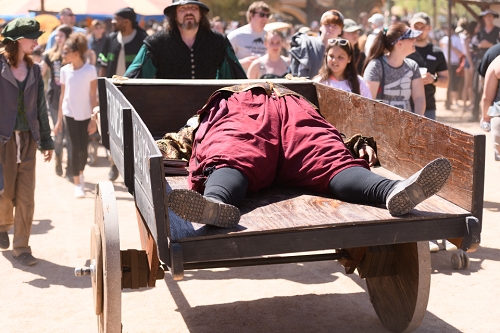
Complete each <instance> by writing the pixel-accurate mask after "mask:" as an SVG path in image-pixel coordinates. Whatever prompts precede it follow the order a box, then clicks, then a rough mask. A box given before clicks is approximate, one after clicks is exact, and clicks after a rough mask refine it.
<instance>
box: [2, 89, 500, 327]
mask: <svg viewBox="0 0 500 333" xmlns="http://www.w3.org/2000/svg"><path fill="white" fill-rule="evenodd" d="M438 97H439V102H438V107H439V109H438V112H437V115H438V121H442V122H444V123H446V124H449V125H452V126H455V127H458V128H460V129H463V130H466V131H468V132H472V133H481V130H480V129H479V126H478V124H477V123H469V122H467V121H466V119H467V118H468V116H469V115H468V114H465V115H462V112H461V111H457V110H451V111H446V110H444V108H443V105H444V102H443V100H444V98H443V97H444V90H442V89H440V90H439V91H438ZM37 163H38V165H37V188H36V208H35V221H34V223H33V232H32V237H31V247H32V249H33V254H34V255H35V256H36V257H37V258H39V263H38V265H36V266H33V267H25V266H22V265H21V264H19V263H18V262H16V261H15V260H14V259H13V258H12V252H11V250H3V251H1V252H0V254H1V255H0V272H2V273H1V274H0V295H1V296H2V297H1V298H2V301H0V304H1V310H0V323H1V324H0V327H1V328H0V332H3V333H14V332H74V333H79V332H85V333H86V332H96V331H97V325H96V317H95V315H94V314H93V313H94V312H93V311H94V310H93V309H94V306H93V299H92V289H91V283H90V278H89V277H75V276H74V268H75V267H77V266H85V265H88V262H87V260H88V258H89V256H90V249H89V248H90V228H91V225H92V224H93V221H94V192H95V190H94V188H95V184H96V183H97V182H101V181H107V174H108V171H109V164H108V162H107V160H106V158H105V151H104V149H103V148H101V149H100V150H99V159H98V163H97V166H95V167H87V168H86V169H85V181H86V197H85V198H84V199H75V198H73V185H72V184H70V183H69V182H68V181H67V180H65V179H64V178H62V177H57V176H56V175H55V173H54V163H50V164H47V163H43V161H42V158H41V155H39V156H38V161H37ZM499 176H500V162H495V161H494V158H493V149H492V142H491V139H490V137H489V136H488V137H487V147H486V184H485V196H484V220H483V231H482V235H481V236H482V241H481V247H480V248H479V250H478V251H476V252H475V253H470V260H471V264H470V267H469V268H468V269H466V270H458V271H457V270H453V269H452V267H451V263H450V258H451V254H452V253H451V252H446V251H439V252H438V253H433V254H432V255H431V259H432V280H431V292H430V298H429V304H428V308H427V313H426V315H425V318H424V320H423V323H422V325H421V326H420V328H419V329H418V330H417V331H416V332H499V331H500V302H499V299H500V279H499V278H498V274H499V273H500V243H499V242H498V239H500V224H499V223H498V220H499V217H500V214H499V210H500V193H499V190H498V182H499V179H500V178H499ZM495 179H496V180H495ZM114 185H115V191H116V196H117V205H118V212H119V213H118V215H119V222H120V238H121V239H120V241H121V248H122V249H139V248H140V243H139V233H138V229H137V221H136V216H135V207H134V201H133V198H132V197H131V196H130V194H129V193H128V192H127V191H126V188H125V187H124V184H123V180H122V179H121V178H119V179H118V180H117V181H116V182H115V183H114ZM10 237H11V239H12V232H10ZM122 323H123V331H124V332H130V333H136V332H151V333H152V332H387V330H386V329H385V328H384V327H383V326H382V324H381V323H380V321H379V320H378V318H377V315H376V313H375V311H374V310H373V308H372V306H371V303H370V300H369V297H368V293H367V292H366V285H365V282H364V281H363V280H362V279H360V278H359V276H357V275H345V274H344V273H343V268H342V267H341V266H340V265H339V264H338V263H337V262H316V263H304V264H286V265H274V266H262V267H247V268H231V269H212V270H208V269H207V270H197V271H188V272H187V274H186V275H185V279H184V280H183V281H181V282H174V281H173V280H172V278H171V277H170V276H169V275H167V276H166V277H165V279H164V280H160V281H157V287H156V288H150V289H141V290H139V291H128V290H125V291H123V292H122Z"/></svg>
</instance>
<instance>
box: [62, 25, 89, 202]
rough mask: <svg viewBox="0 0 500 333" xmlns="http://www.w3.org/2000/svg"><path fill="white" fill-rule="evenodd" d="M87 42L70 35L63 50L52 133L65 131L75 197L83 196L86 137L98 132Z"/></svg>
mask: <svg viewBox="0 0 500 333" xmlns="http://www.w3.org/2000/svg"><path fill="white" fill-rule="evenodd" d="M86 52H87V39H86V38H85V35H83V34H81V33H74V34H71V35H70V36H69V38H68V40H67V41H66V42H65V43H64V47H63V52H62V56H63V60H64V61H65V62H66V63H68V64H67V65H65V66H64V67H63V68H61V77H60V82H61V97H60V102H59V116H58V120H57V124H56V126H55V129H54V132H56V133H58V132H60V131H61V130H62V124H63V115H64V125H65V126H66V128H67V129H68V134H69V139H70V142H71V147H72V154H71V156H70V158H71V166H72V169H73V179H74V184H75V192H74V195H75V197H77V198H83V197H84V196H85V191H84V184H85V182H84V178H83V169H84V168H85V164H86V163H87V158H88V155H87V144H88V141H89V134H93V133H94V132H95V131H96V130H97V126H96V123H95V120H94V119H93V117H92V109H93V108H94V107H96V106H97V73H96V69H95V67H94V66H92V65H90V64H88V63H87V62H86V57H85V54H86Z"/></svg>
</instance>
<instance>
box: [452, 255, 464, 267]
mask: <svg viewBox="0 0 500 333" xmlns="http://www.w3.org/2000/svg"><path fill="white" fill-rule="evenodd" d="M451 266H452V267H453V269H460V268H462V259H461V258H460V257H459V256H458V255H457V254H456V253H453V254H452V255H451Z"/></svg>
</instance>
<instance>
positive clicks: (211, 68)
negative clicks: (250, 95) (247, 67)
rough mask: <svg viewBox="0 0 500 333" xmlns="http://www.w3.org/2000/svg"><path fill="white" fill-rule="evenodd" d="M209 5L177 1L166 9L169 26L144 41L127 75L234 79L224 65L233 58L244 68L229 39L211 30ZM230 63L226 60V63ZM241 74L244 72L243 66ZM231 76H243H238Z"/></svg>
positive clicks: (233, 63)
mask: <svg viewBox="0 0 500 333" xmlns="http://www.w3.org/2000/svg"><path fill="white" fill-rule="evenodd" d="M208 11H209V8H208V7H207V6H206V5H205V4H203V3H201V2H200V1H197V0H177V1H173V3H172V4H171V5H169V6H168V7H166V8H165V10H164V11H163V12H164V14H165V16H166V17H167V21H168V27H167V29H166V30H165V31H159V32H157V33H155V34H153V35H152V36H149V37H147V38H146V39H145V40H144V45H143V46H142V48H141V50H140V51H139V53H138V54H137V56H136V58H135V59H134V62H133V63H132V65H130V67H129V68H128V70H127V72H126V73H125V76H127V77H131V78H158V79H215V78H231V77H227V76H224V75H221V66H222V65H223V63H224V61H225V60H227V56H229V57H230V58H231V61H232V65H233V67H234V66H235V67H239V68H241V65H240V64H239V62H238V60H237V59H236V57H235V56H234V52H233V51H232V48H231V47H230V44H229V41H228V40H227V39H226V38H225V37H224V36H222V35H221V34H219V33H217V32H214V31H212V30H211V29H210V22H209V21H208V18H207V16H206V15H207V13H208ZM226 63H227V62H226ZM241 73H243V76H244V75H245V74H244V71H243V69H241ZM232 78H244V77H235V75H233V76H232Z"/></svg>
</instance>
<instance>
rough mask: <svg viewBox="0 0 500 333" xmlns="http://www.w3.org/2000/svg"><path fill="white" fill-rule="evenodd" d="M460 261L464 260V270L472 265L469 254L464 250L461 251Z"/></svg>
mask: <svg viewBox="0 0 500 333" xmlns="http://www.w3.org/2000/svg"><path fill="white" fill-rule="evenodd" d="M460 259H462V268H463V269H467V268H469V265H470V258H469V254H468V253H467V252H465V251H463V250H460Z"/></svg>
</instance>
